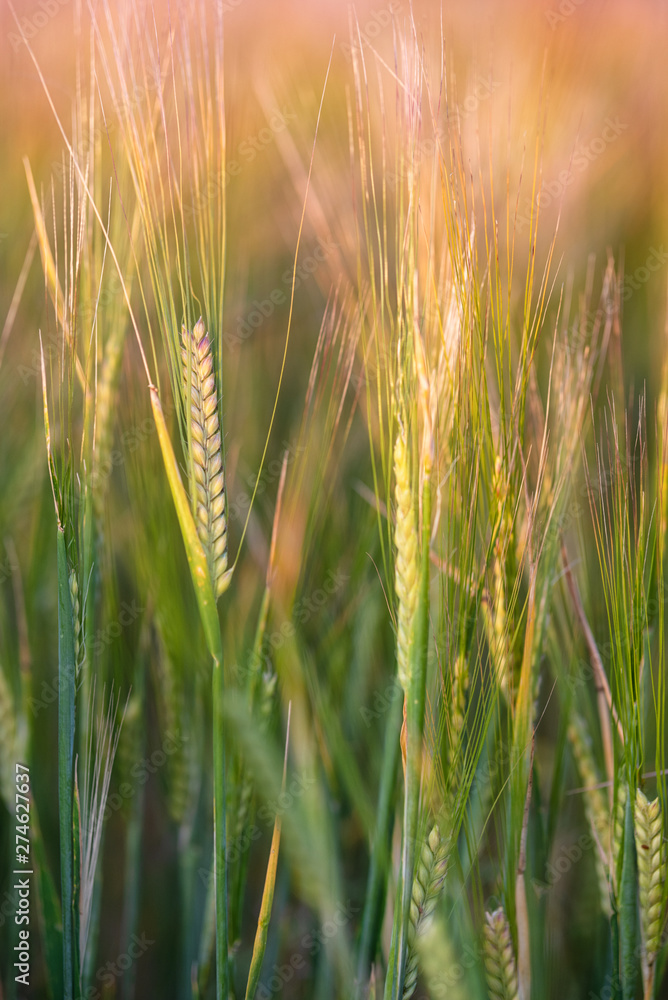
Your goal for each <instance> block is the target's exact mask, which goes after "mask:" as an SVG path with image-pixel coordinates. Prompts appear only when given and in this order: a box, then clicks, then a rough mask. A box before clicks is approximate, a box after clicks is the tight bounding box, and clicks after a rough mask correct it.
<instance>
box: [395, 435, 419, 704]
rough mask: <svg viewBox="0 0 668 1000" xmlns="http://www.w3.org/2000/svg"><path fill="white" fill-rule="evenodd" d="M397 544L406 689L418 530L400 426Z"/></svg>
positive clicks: (400, 664) (400, 652)
mask: <svg viewBox="0 0 668 1000" xmlns="http://www.w3.org/2000/svg"><path fill="white" fill-rule="evenodd" d="M394 478H395V500H396V511H395V518H396V521H395V528H394V543H395V546H396V550H397V552H396V561H395V577H394V587H395V591H396V596H397V601H398V605H399V606H398V608H397V668H398V674H399V682H400V684H401V686H402V688H403V689H404V692H407V691H408V687H409V683H410V676H411V648H412V645H413V631H414V624H415V610H416V608H417V600H418V577H419V572H418V530H417V522H416V519H415V508H414V504H413V493H412V490H411V475H410V464H409V457H408V447H407V442H406V439H405V431H404V430H403V428H401V427H400V428H399V430H398V431H397V440H396V442H395V446H394Z"/></svg>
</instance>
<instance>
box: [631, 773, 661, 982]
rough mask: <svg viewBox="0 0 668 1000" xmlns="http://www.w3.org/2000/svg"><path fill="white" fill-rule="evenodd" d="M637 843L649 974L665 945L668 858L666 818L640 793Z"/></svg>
mask: <svg viewBox="0 0 668 1000" xmlns="http://www.w3.org/2000/svg"><path fill="white" fill-rule="evenodd" d="M635 840H636V851H637V854H638V883H639V890H640V893H639V894H640V918H641V921H642V935H643V944H644V949H645V962H646V964H647V970H646V972H645V975H646V978H647V975H648V972H649V970H652V969H653V966H654V963H655V962H656V956H657V952H658V950H659V945H660V943H661V929H662V926H663V913H662V910H663V901H662V895H663V883H664V880H665V877H666V854H665V848H664V844H663V817H662V815H661V803H660V802H659V800H658V799H654V800H653V801H652V802H650V801H649V800H648V799H647V797H646V796H645V795H644V794H643V792H641V791H640V789H638V791H637V793H636V807H635Z"/></svg>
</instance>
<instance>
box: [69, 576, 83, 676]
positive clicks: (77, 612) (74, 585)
mask: <svg viewBox="0 0 668 1000" xmlns="http://www.w3.org/2000/svg"><path fill="white" fill-rule="evenodd" d="M70 598H71V600H72V625H73V629H74V662H75V664H76V669H77V677H78V676H79V673H80V671H81V605H80V603H79V583H78V581H77V574H76V572H75V571H74V570H71V571H70Z"/></svg>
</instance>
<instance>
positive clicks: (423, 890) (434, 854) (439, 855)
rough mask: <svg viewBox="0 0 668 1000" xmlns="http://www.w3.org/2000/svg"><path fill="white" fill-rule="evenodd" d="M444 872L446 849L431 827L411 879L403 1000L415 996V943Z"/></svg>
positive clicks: (428, 917)
mask: <svg viewBox="0 0 668 1000" xmlns="http://www.w3.org/2000/svg"><path fill="white" fill-rule="evenodd" d="M446 872H447V851H446V845H445V844H444V842H443V840H442V839H441V834H440V831H439V828H438V826H434V827H433V828H432V830H431V832H430V834H429V836H428V837H427V839H426V841H425V843H424V845H423V847H422V852H421V854H420V858H419V860H418V863H417V867H416V871H415V877H414V879H413V891H412V895H411V907H410V923H409V927H408V935H407V945H408V951H407V957H406V974H405V977H404V992H403V1000H409V998H410V997H412V996H413V993H414V992H415V987H416V986H417V976H418V950H417V939H418V937H419V936H420V935H421V934H423V933H424V931H425V930H426V929H427V926H428V924H429V919H430V917H431V915H432V913H433V912H434V908H435V906H436V902H437V900H438V896H439V893H440V891H441V889H442V887H443V883H444V881H445V876H446Z"/></svg>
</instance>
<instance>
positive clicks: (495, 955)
mask: <svg viewBox="0 0 668 1000" xmlns="http://www.w3.org/2000/svg"><path fill="white" fill-rule="evenodd" d="M485 972H486V973H487V986H488V989H489V995H490V997H491V1000H518V998H519V993H518V989H517V966H516V964H515V953H514V950H513V942H512V938H511V936H510V927H509V926H508V918H507V917H506V914H505V912H504V909H503V907H502V906H500V907H499V908H498V910H494V912H493V913H486V914H485Z"/></svg>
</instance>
